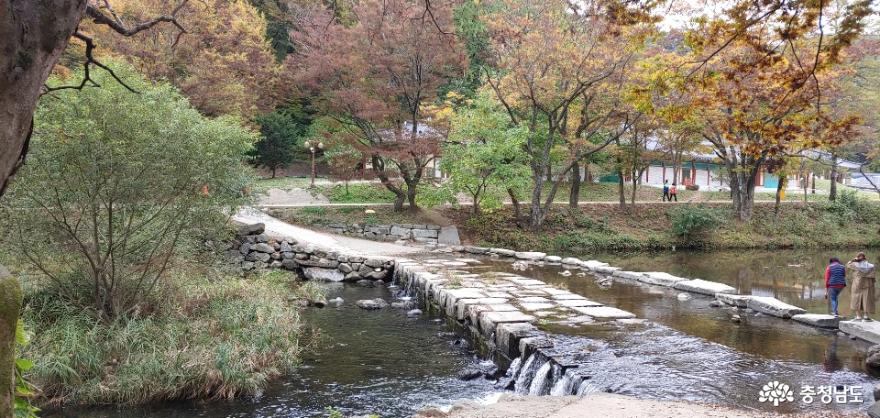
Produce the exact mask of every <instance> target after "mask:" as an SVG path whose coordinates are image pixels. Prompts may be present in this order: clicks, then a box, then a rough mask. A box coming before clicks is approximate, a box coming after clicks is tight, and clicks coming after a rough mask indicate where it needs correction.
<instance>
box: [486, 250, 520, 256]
mask: <svg viewBox="0 0 880 418" xmlns="http://www.w3.org/2000/svg"><path fill="white" fill-rule="evenodd" d="M489 252H492V253H494V254H498V255H500V256H502V257H514V256H515V255H516V251H513V250H508V249H507V248H492V249H490V250H489Z"/></svg>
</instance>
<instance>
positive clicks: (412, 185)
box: [406, 181, 419, 212]
mask: <svg viewBox="0 0 880 418" xmlns="http://www.w3.org/2000/svg"><path fill="white" fill-rule="evenodd" d="M418 185H419V184H418V182H416V181H412V182H407V183H406V200H407V201H408V202H409V211H410V212H415V211H417V210H418V209H419V207H418V205H416V190H417V189H416V188H417V187H418Z"/></svg>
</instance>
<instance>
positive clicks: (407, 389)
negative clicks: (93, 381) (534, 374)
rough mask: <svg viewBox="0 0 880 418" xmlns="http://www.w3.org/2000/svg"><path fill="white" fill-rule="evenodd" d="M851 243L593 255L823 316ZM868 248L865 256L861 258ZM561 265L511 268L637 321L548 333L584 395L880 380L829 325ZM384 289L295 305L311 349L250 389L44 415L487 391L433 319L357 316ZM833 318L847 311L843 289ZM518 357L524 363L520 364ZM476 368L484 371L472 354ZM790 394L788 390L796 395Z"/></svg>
mask: <svg viewBox="0 0 880 418" xmlns="http://www.w3.org/2000/svg"><path fill="white" fill-rule="evenodd" d="M850 252H852V251H849V252H833V251H749V252H734V251H723V252H712V253H689V252H676V253H664V254H637V255H621V254H594V255H589V256H582V258H584V259H599V260H602V261H606V262H609V263H611V264H612V265H615V266H620V267H623V268H626V269H632V270H642V271H666V272H669V273H672V274H675V275H680V276H686V277H699V278H703V279H707V280H714V281H720V282H724V283H727V284H730V285H732V286H734V287H736V288H737V289H738V290H739V291H740V292H741V293H750V294H756V295H769V296H776V297H778V298H779V299H782V300H784V301H786V302H789V303H792V304H795V305H798V306H801V307H804V308H806V309H808V310H810V311H811V312H825V310H826V309H827V307H826V305H825V300H824V298H823V295H824V293H823V292H824V289H823V287H824V284H823V281H822V275H821V274H822V271H823V268H824V265H825V262H826V261H827V258H828V257H830V256H831V255H837V256H839V257H840V258H842V259H847V258H849V257H850V256H851V254H849V253H850ZM871 256H872V255H871V254H869V258H870V257H871ZM481 260H482V264H481V265H480V266H478V267H476V268H475V269H476V270H477V271H510V272H514V271H513V268H512V266H511V263H510V262H509V261H500V260H492V259H488V258H484V259H481ZM561 271H562V269H561V268H560V267H559V266H532V267H530V268H529V270H527V271H525V272H520V271H517V272H515V273H517V274H522V275H525V276H529V277H533V278H536V279H539V280H543V281H546V282H548V283H550V284H552V285H554V286H558V287H561V288H567V289H568V290H570V291H572V292H574V293H578V294H581V295H583V296H585V297H587V298H590V299H593V300H596V301H598V302H601V303H604V304H607V305H609V306H614V307H617V308H620V309H624V310H627V311H630V312H632V313H634V314H635V315H636V316H637V317H638V318H641V319H644V320H646V321H642V322H639V321H634V322H635V323H629V324H620V323H611V324H608V323H606V324H594V325H589V326H585V327H581V328H570V327H559V328H547V327H545V329H546V330H547V331H550V332H553V333H555V334H557V335H559V338H560V339H563V340H565V339H566V338H568V339H570V341H571V342H570V343H571V344H576V345H577V348H578V349H580V350H583V351H584V352H590V353H591V354H590V359H591V360H590V363H589V364H588V365H587V370H588V371H589V383H588V384H585V385H584V387H585V388H587V390H588V391H605V392H614V393H621V394H627V395H634V396H639V397H645V398H654V399H678V400H680V399H686V400H694V401H703V402H714V403H722V404H730V405H737V406H741V407H746V408H750V409H764V410H776V411H795V410H814V409H815V410H823V409H849V408H855V407H860V406H861V405H853V404H848V405H841V404H834V403H832V404H829V405H823V404H822V403H821V402H818V401H817V402H815V403H814V404H812V405H806V404H803V403H800V402H796V403H792V404H784V405H781V406H780V407H778V408H775V407H772V406H770V405H768V404H766V403H759V402H758V401H757V391H758V390H759V389H760V388H761V386H762V385H764V384H765V383H767V382H768V381H770V380H779V381H782V382H785V383H787V384H789V385H791V386H792V388H793V389H794V390H795V395H796V396H797V392H798V391H799V390H800V388H801V386H802V385H811V386H822V385H832V386H838V385H858V386H862V387H863V391H864V392H865V400H866V402H867V404H869V403H870V402H871V401H872V399H873V397H872V395H871V389H872V387H873V385H874V384H877V383H880V380H878V379H876V378H875V377H873V376H871V375H869V374H868V373H867V371H866V370H865V369H864V366H863V363H864V354H863V353H864V351H865V350H866V349H867V347H868V344H867V343H864V342H861V341H854V340H850V339H849V338H847V337H845V336H840V335H838V334H837V333H836V332H830V331H824V330H819V329H816V328H811V327H807V326H803V325H800V324H796V323H793V322H792V321H785V320H781V319H777V318H773V317H767V316H761V315H755V314H754V313H744V314H743V313H741V314H742V318H741V322H739V323H734V322H732V321H731V318H732V315H733V314H736V312H734V311H733V310H731V309H728V308H712V307H710V306H709V302H710V301H711V300H712V299H711V298H709V297H702V296H698V295H689V297H687V298H679V296H678V294H679V292H677V291H674V290H667V289H661V288H657V287H651V286H645V285H639V284H627V283H621V282H613V283H610V284H609V283H607V282H606V283H602V282H601V280H597V278H596V277H593V276H590V275H582V276H581V275H578V274H577V273H579V271H577V270H573V271H572V274H571V275H569V276H564V275H561V274H559V273H560V272H561ZM392 293H393V292H392V291H389V290H388V289H387V288H386V287H378V288H364V287H360V286H356V285H341V284H337V285H328V294H327V298H328V299H333V298H336V297H341V298H343V299H344V303H343V304H342V305H341V306H340V307H333V305H332V304H331V305H330V307H327V308H324V309H305V310H304V311H303V318H304V319H305V321H306V322H307V323H308V324H309V326H310V327H313V328H316V329H320V334H321V335H322V337H321V338H320V340H319V343H318V346H317V349H315V350H314V351H313V352H311V353H310V354H308V355H307V356H306V357H305V358H304V359H303V365H302V367H301V369H300V370H299V371H298V372H296V373H295V374H293V375H291V376H286V377H283V378H281V379H279V380H278V381H277V382H276V384H274V385H273V386H272V387H270V388H269V389H268V390H267V391H266V393H264V394H263V395H262V396H259V397H256V398H247V399H238V400H234V401H210V402H209V401H205V402H176V403H168V404H163V405H159V406H153V407H150V408H125V409H117V408H102V409H90V410H70V411H60V412H55V413H53V414H46V415H45V416H54V417H58V416H83V417H91V418H98V417H100V418H122V417H126V418H129V417H131V418H177V417H191V416H199V417H211V418H213V417H216V418H219V417H309V416H327V415H328V410H327V408H335V409H338V410H339V411H340V412H342V413H343V414H344V415H346V416H350V415H360V414H370V413H375V414H379V415H380V416H382V417H402V416H409V415H411V414H412V413H413V412H415V411H416V410H419V409H421V408H423V407H426V406H431V405H435V406H442V405H449V404H452V403H455V402H456V401H459V400H463V399H481V398H485V397H487V396H491V395H492V394H496V393H498V392H497V389H495V388H494V386H493V382H491V381H488V380H486V379H483V378H478V379H475V380H470V381H464V380H461V379H459V378H458V376H459V374H460V373H462V372H463V371H465V370H472V369H474V368H479V367H480V366H481V360H480V359H479V358H477V357H476V356H475V355H474V353H473V352H472V351H471V350H469V349H468V348H467V345H468V344H462V336H461V335H459V334H456V333H455V332H452V331H451V329H450V328H449V327H448V326H447V325H446V324H445V322H444V321H443V320H441V319H440V318H432V317H429V316H422V317H419V318H407V316H406V313H405V310H395V309H391V308H386V309H383V310H379V311H364V310H361V309H359V308H357V307H356V306H355V305H354V302H355V301H357V300H359V299H367V298H374V297H383V298H385V299H386V300H388V301H391V300H393V299H394V296H395V295H393V294H392ZM842 302H843V306H844V308H843V309H842V313H843V314H847V313H848V308H846V306H847V304H848V292H845V293H844V300H843V301H842ZM523 362H524V361H523ZM482 363H483V364H482V367H486V364H485V362H482ZM798 401H800V399H799V398H798Z"/></svg>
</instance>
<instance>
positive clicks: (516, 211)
mask: <svg viewBox="0 0 880 418" xmlns="http://www.w3.org/2000/svg"><path fill="white" fill-rule="evenodd" d="M507 195H508V196H510V203H511V204H512V205H513V219H514V220H516V223H517V225H519V220H520V218H521V217H522V210H521V208H520V206H519V199H517V198H516V194H515V193H514V192H513V189H507Z"/></svg>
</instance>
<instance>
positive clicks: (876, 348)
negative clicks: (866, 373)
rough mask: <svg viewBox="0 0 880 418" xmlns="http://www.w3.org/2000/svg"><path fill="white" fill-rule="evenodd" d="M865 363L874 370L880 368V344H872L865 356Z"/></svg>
mask: <svg viewBox="0 0 880 418" xmlns="http://www.w3.org/2000/svg"><path fill="white" fill-rule="evenodd" d="M865 365H866V366H868V368H869V369H872V370H880V344H878V345H872V346H871V348H869V349H868V354H867V355H866V356H865Z"/></svg>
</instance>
